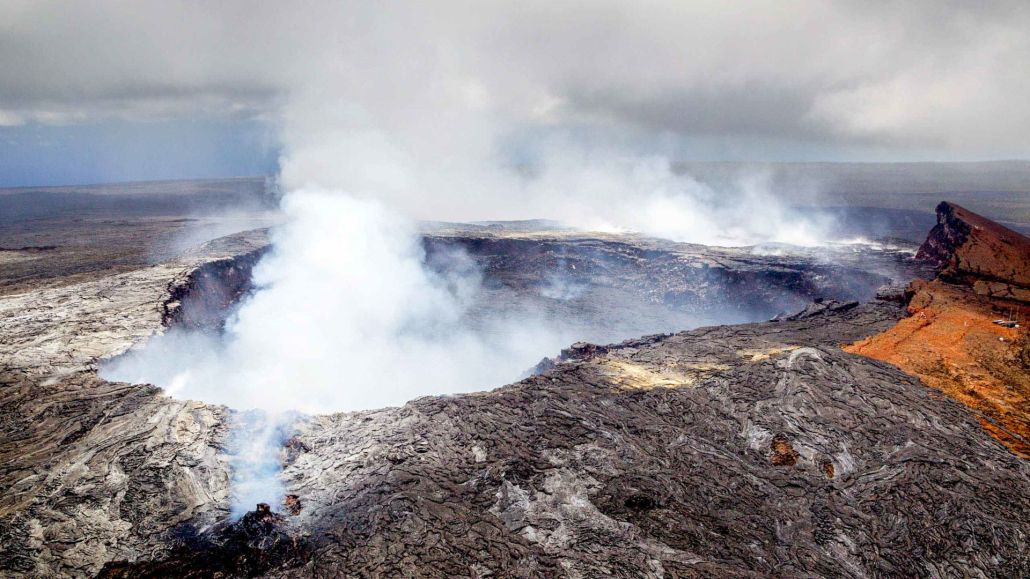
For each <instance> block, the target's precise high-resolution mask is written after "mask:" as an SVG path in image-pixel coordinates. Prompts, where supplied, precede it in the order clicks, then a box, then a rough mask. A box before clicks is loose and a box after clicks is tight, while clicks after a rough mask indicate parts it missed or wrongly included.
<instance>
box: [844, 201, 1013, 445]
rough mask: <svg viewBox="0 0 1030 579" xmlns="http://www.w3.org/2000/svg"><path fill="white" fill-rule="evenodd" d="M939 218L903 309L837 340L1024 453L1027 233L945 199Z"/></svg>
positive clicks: (926, 243)
mask: <svg viewBox="0 0 1030 579" xmlns="http://www.w3.org/2000/svg"><path fill="white" fill-rule="evenodd" d="M937 217H938V224H937V225H936V226H935V227H934V228H933V229H932V230H931V231H930V234H929V236H928V237H927V239H926V242H925V243H924V244H923V245H922V247H921V248H920V250H919V253H918V256H919V257H921V258H925V259H927V260H931V261H932V262H933V263H934V264H935V266H936V268H937V272H938V273H937V278H936V279H934V280H932V281H925V280H918V281H915V282H913V283H912V284H910V285H909V287H908V289H907V290H906V293H905V295H906V303H907V305H908V311H909V314H910V315H909V316H908V317H906V318H905V319H903V320H901V321H899V322H898V324H897V325H896V326H894V327H893V328H890V329H889V330H887V331H885V332H883V333H881V334H879V335H876V336H872V337H870V338H867V339H865V340H862V341H860V342H857V343H855V344H853V345H850V346H847V347H846V348H845V349H846V350H847V351H849V352H854V353H857V354H862V355H865V356H871V357H874V358H877V359H880V360H884V361H887V362H890V363H892V364H896V365H898V366H899V367H901V368H902V369H904V370H905V371H907V372H910V373H912V374H914V375H916V376H919V377H920V379H922V381H923V382H924V383H925V384H926V385H927V386H930V387H933V388H937V389H940V390H941V391H942V392H944V393H945V394H947V395H948V396H951V397H952V398H955V399H956V400H959V401H960V402H962V403H963V404H965V405H966V406H968V407H969V408H970V409H972V410H973V411H974V412H975V413H976V415H977V416H978V417H980V420H981V423H982V424H983V427H984V428H985V429H986V430H987V431H988V432H990V433H991V434H992V435H993V436H995V437H996V438H998V439H999V440H1001V441H1002V442H1004V443H1005V444H1006V445H1007V446H1008V447H1009V448H1010V449H1012V451H1013V452H1015V453H1016V454H1018V455H1020V456H1022V457H1024V458H1030V363H1027V360H1030V358H1027V357H1026V352H1027V349H1026V344H1027V343H1030V335H1028V334H1027V326H1028V325H1030V324H1028V322H1030V307H1028V304H1027V303H1026V301H1027V300H1030V239H1027V238H1026V237H1024V236H1022V235H1020V234H1019V233H1016V232H1015V231H1012V230H1010V229H1008V228H1005V227H1003V226H1001V225H998V224H996V223H994V222H992V221H990V220H988V219H985V218H983V217H981V216H979V215H977V214H975V213H972V212H970V211H968V210H966V209H963V208H962V207H959V206H957V205H954V204H951V203H941V204H940V205H938V206H937Z"/></svg>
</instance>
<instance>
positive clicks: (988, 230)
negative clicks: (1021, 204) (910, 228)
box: [917, 201, 1030, 302]
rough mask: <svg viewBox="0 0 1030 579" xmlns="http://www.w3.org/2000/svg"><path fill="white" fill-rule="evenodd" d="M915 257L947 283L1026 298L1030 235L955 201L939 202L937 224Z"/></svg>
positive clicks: (1028, 295)
mask: <svg viewBox="0 0 1030 579" xmlns="http://www.w3.org/2000/svg"><path fill="white" fill-rule="evenodd" d="M917 257H918V258H923V259H927V260H930V261H932V262H933V263H934V264H935V265H936V266H937V272H938V275H939V276H940V277H941V278H942V279H944V280H945V281H950V282H955V283H960V284H966V285H969V286H972V287H973V289H974V290H975V291H976V292H977V293H978V294H981V295H986V296H990V297H994V298H1001V299H1011V300H1018V301H1022V302H1030V239H1028V238H1027V237H1026V236H1024V235H1021V234H1020V233H1017V232H1015V231H1013V230H1011V229H1009V228H1007V227H1005V226H1003V225H1000V224H998V223H995V222H993V221H991V220H989V219H987V218H985V217H981V216H980V215H977V214H976V213H973V212H972V211H969V210H967V209H963V208H962V207H959V206H958V205H955V204H954V203H948V202H946V201H945V202H942V203H941V204H940V205H938V206H937V225H936V226H934V228H933V229H932V230H930V235H929V236H928V237H927V239H926V242H925V243H923V245H922V246H921V247H920V248H919V253H918V254H917Z"/></svg>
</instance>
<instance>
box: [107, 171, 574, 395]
mask: <svg viewBox="0 0 1030 579" xmlns="http://www.w3.org/2000/svg"><path fill="white" fill-rule="evenodd" d="M283 208H284V211H285V213H286V216H287V219H288V221H287V223H286V224H285V225H284V226H283V227H281V228H279V229H278V230H277V231H276V233H275V236H274V244H275V245H274V249H273V251H272V253H271V254H270V255H268V256H267V257H266V258H265V259H264V260H262V262H261V263H260V264H259V265H258V266H257V267H256V268H255V270H254V278H253V281H254V284H255V286H256V287H258V288H260V289H259V290H258V291H257V292H255V293H254V295H253V296H252V297H251V298H249V299H247V300H246V301H245V302H244V303H243V304H242V306H241V307H240V308H239V310H238V311H237V313H236V315H235V316H234V317H233V318H232V319H231V320H230V322H229V324H228V326H227V332H226V335H225V336H224V337H222V338H214V337H210V336H202V335H196V334H189V335H184V334H183V333H181V332H173V333H171V334H169V335H167V336H162V337H158V338H155V339H154V340H153V341H152V343H151V344H150V345H149V346H148V348H147V349H146V350H144V351H143V352H140V353H139V355H136V356H128V357H126V358H123V359H122V360H120V361H119V362H118V363H117V364H115V365H114V366H112V367H111V368H109V369H108V370H106V372H105V373H106V375H107V376H108V377H110V378H112V379H119V380H129V381H134V382H153V383H156V384H159V385H162V386H164V387H165V388H166V389H167V391H168V393H169V394H170V395H173V396H176V397H179V398H189V399H199V400H204V401H208V402H215V403H222V404H227V405H230V406H232V407H234V408H239V409H252V408H257V409H264V410H268V411H281V410H287V409H292V410H298V411H302V412H307V413H322V412H327V411H341V410H358V409H364V408H377V407H383V406H389V405H399V404H403V403H404V402H406V401H408V400H410V399H412V398H415V397H417V396H422V395H427V394H449V393H455V392H468V391H471V390H478V389H484V388H489V387H494V386H500V385H502V384H504V383H507V382H510V381H514V380H515V379H517V378H518V377H519V376H520V375H521V374H522V373H523V372H524V371H525V370H527V369H528V368H529V367H531V366H532V365H533V364H535V363H536V362H537V361H539V360H540V358H541V357H542V356H543V353H548V352H557V350H558V349H559V348H560V347H561V346H562V345H563V341H562V340H561V339H560V337H559V336H557V335H555V334H554V333H553V332H551V331H549V330H548V329H546V328H544V327H543V326H541V325H539V324H538V323H536V322H535V321H534V320H532V319H520V320H512V321H506V320H488V321H487V322H486V323H485V324H481V325H480V327H477V328H475V329H473V328H472V327H471V326H470V325H469V323H468V320H467V319H466V318H465V316H466V313H467V310H468V308H469V307H470V305H471V303H472V299H473V297H474V295H475V292H476V291H477V290H478V287H479V274H478V270H477V269H476V268H475V266H474V264H473V263H472V262H471V261H470V260H469V259H468V258H467V257H464V256H462V255H454V256H451V258H450V263H448V264H444V265H445V266H446V267H443V268H441V267H437V268H433V269H431V268H429V267H428V266H427V264H426V263H425V262H424V261H425V260H424V252H423V250H422V247H421V245H420V243H419V237H418V236H417V234H416V231H415V230H414V228H413V223H412V222H411V221H409V220H406V219H404V218H402V217H400V216H399V215H398V214H396V213H394V212H391V211H389V210H388V209H386V208H385V207H384V206H383V205H382V204H381V203H378V202H375V201H370V200H358V199H355V198H352V197H349V196H346V195H342V194H332V193H328V192H325V191H319V190H304V191H296V192H294V193H292V194H290V195H289V196H288V197H287V198H286V199H285V201H284V204H283ZM440 269H443V270H445V271H446V273H445V274H440V273H436V270H440Z"/></svg>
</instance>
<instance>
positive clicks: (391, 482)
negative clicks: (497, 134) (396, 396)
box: [0, 203, 1030, 578]
mask: <svg viewBox="0 0 1030 579" xmlns="http://www.w3.org/2000/svg"><path fill="white" fill-rule="evenodd" d="M549 235H550V237H547V236H542V234H534V235H533V236H520V235H518V234H512V235H510V236H508V237H505V238H503V239H501V238H499V237H497V236H496V235H494V234H492V233H475V232H464V233H453V232H452V233H446V234H444V233H427V234H425V235H424V239H425V245H426V247H427V248H428V249H429V250H432V248H433V247H435V246H437V245H440V244H447V243H460V244H465V245H466V246H468V247H472V248H474V249H475V251H471V253H472V254H473V255H475V256H476V257H477V259H478V258H481V259H483V260H484V261H485V262H486V263H488V266H487V271H490V272H493V271H494V270H492V269H490V268H494V269H497V268H500V269H503V267H502V266H503V264H505V263H512V261H511V260H510V259H508V258H507V257H505V256H508V255H510V254H504V255H500V254H498V253H497V251H499V250H498V248H499V247H500V246H501V245H502V242H503V245H504V247H507V248H508V249H507V250H505V251H509V250H511V248H513V247H517V246H519V244H535V245H533V248H534V249H533V251H532V252H530V253H527V254H526V255H534V256H540V255H547V254H548V252H549V251H552V250H551V249H548V248H547V247H545V246H547V244H552V245H555V246H557V245H562V247H565V248H566V249H568V253H567V255H569V256H572V257H570V259H572V258H575V259H580V260H582V261H581V263H583V264H589V263H593V262H591V261H590V260H591V259H595V258H596V257H597V256H598V255H601V254H603V253H605V252H607V254H606V255H611V256H617V257H618V256H621V257H618V259H621V260H622V261H618V260H615V259H613V260H610V263H617V264H621V265H619V267H621V268H623V269H621V270H618V271H617V274H616V273H612V272H613V271H616V270H615V269H609V270H605V276H607V277H602V276H600V274H597V275H598V277H597V280H599V281H597V282H596V284H595V285H593V286H591V287H600V285H598V284H600V283H601V281H600V280H608V281H607V282H605V283H610V284H613V287H614V286H615V285H617V284H618V283H621V282H619V280H621V279H633V278H634V277H633V276H639V278H640V279H644V278H646V279H649V280H651V282H649V283H655V284H656V285H655V288H659V289H660V288H662V287H664V288H666V290H667V293H666V294H663V295H677V296H699V295H701V293H700V292H701V291H702V290H701V289H699V288H702V287H704V288H708V289H706V290H704V291H712V288H716V289H718V288H719V287H724V286H717V285H715V284H717V283H724V281H725V280H729V279H743V280H745V281H746V280H747V279H754V277H755V276H760V275H763V273H762V272H770V271H775V272H776V273H775V276H774V279H776V280H779V281H778V283H782V284H787V285H789V289H790V291H784V292H783V293H781V294H772V293H770V294H769V295H768V296H767V297H768V300H769V303H770V304H773V306H770V307H774V306H776V305H778V304H780V303H792V302H784V301H783V300H785V299H786V298H785V297H783V296H787V295H790V296H795V297H794V298H792V299H798V298H797V297H796V296H802V297H803V298H804V302H806V303H808V305H807V307H806V303H800V304H798V307H797V308H795V309H796V310H800V311H799V312H798V313H796V314H790V315H780V316H777V317H776V318H775V320H774V321H768V322H760V323H748V324H743V325H728V326H713V327H703V328H700V329H695V330H691V331H684V332H680V333H676V334H659V335H651V336H646V337H642V338H638V339H631V340H628V341H624V342H622V343H619V344H613V345H595V344H586V343H577V344H575V345H573V346H571V347H569V348H567V349H565V350H563V351H561V353H560V354H559V355H558V356H557V357H555V358H553V359H549V360H545V361H544V362H542V363H541V364H540V365H539V366H538V367H537V371H536V373H535V374H533V375H530V376H529V377H527V378H525V379H524V380H522V381H520V382H517V383H514V384H510V385H508V386H504V387H502V388H499V389H496V390H493V391H490V392H480V393H473V394H462V395H455V396H447V397H423V398H419V399H417V400H414V401H412V402H409V403H407V404H405V405H404V406H402V407H397V408H387V409H383V410H375V411H364V412H356V413H346V414H332V415H323V416H310V417H304V418H300V419H298V420H297V421H296V422H295V423H294V424H292V425H290V426H289V428H288V429H287V430H288V437H287V440H286V442H285V444H284V447H283V449H282V452H281V453H280V461H281V468H282V470H281V473H280V479H281V481H282V483H283V486H284V487H285V493H286V495H287V496H286V498H285V499H284V500H283V504H282V505H271V506H269V505H257V508H255V510H253V511H251V512H249V513H247V514H246V515H244V516H243V517H242V518H239V519H238V520H232V519H231V518H230V517H229V513H228V502H229V498H230V493H231V488H230V487H231V480H232V473H231V461H230V460H229V458H228V457H227V456H226V453H227V451H226V448H227V445H228V442H229V434H230V426H229V425H230V420H231V414H232V413H231V411H230V410H229V409H227V408H225V407H222V406H217V405H210V404H205V403H200V402H191V401H184V400H176V399H173V398H169V397H165V396H162V395H161V392H160V390H159V389H158V388H156V387H153V386H147V385H130V384H126V383H112V382H108V381H106V380H104V379H102V378H100V377H98V375H97V372H96V368H97V361H98V360H99V359H101V358H105V357H110V356H113V355H117V354H120V353H122V352H124V351H126V350H127V349H128V348H130V347H131V346H132V345H133V344H136V343H138V342H140V341H141V340H142V339H144V338H145V337H146V336H149V335H151V334H153V333H154V332H157V331H159V330H161V329H162V327H163V326H164V325H175V324H188V323H190V320H191V319H194V318H192V317H191V315H192V314H191V313H190V310H189V308H211V307H215V306H216V305H217V304H222V306H219V307H223V306H224V303H223V302H231V301H232V300H234V299H236V298H238V297H239V295H242V294H243V293H245V292H246V290H247V287H246V284H247V283H249V282H248V279H249V271H250V268H251V267H253V265H254V263H255V262H256V261H257V259H258V258H259V257H260V256H261V255H262V253H263V252H264V251H265V250H266V247H267V237H266V236H265V234H264V232H263V231H254V232H249V233H245V234H237V235H234V236H230V237H227V238H222V239H219V240H216V241H214V242H210V243H208V244H205V245H203V246H201V247H200V248H198V249H195V250H192V251H190V252H187V253H185V254H183V255H181V256H179V257H177V258H175V259H172V260H170V261H165V262H162V263H159V264H156V265H151V266H147V267H142V268H137V269H132V270H130V271H121V272H115V273H113V274H111V275H103V276H96V277H92V278H88V279H81V278H77V279H76V280H74V283H70V284H66V285H61V284H59V283H48V284H46V285H41V286H40V287H38V288H36V289H30V290H29V291H25V292H22V293H17V294H12V295H7V296H5V297H2V298H0V325H2V327H3V334H2V336H0V383H2V390H0V397H2V398H0V402H2V404H0V463H2V470H0V491H2V493H0V494H2V497H0V575H2V576H4V577H53V576H68V577H108V578H114V577H118V578H144V577H192V578H214V577H223V578H228V577H284V578H285V577H296V578H307V577H384V578H386V577H391V578H392V577H439V578H443V577H464V578H485V577H493V578H501V577H513V578H514V577H519V578H531V577H533V578H551V577H570V578H572V577H652V578H687V577H690V578H701V577H719V578H722V577H727V578H729V577H733V578H745V577H746V578H760V577H784V578H786V577H851V578H864V577H877V578H885V577H927V578H944V577H1027V576H1030V549H1028V547H1027V533H1028V529H1030V463H1028V462H1027V457H1030V446H1028V442H1030V416H1028V413H1027V408H1028V406H1027V396H1028V393H1030V378H1028V377H1030V342H1028V338H1027V333H1026V327H1027V318H1028V315H1027V314H1028V312H1030V265H1028V260H1030V252H1028V248H1030V241H1028V240H1027V239H1026V238H1025V237H1023V236H1021V235H1020V234H1018V233H1016V232H1014V231H1011V230H1009V229H1006V228H1004V227H1002V226H1000V225H997V224H995V223H992V222H990V221H988V220H986V219H984V218H982V217H980V216H978V215H975V214H973V213H971V212H969V211H967V210H965V209H963V208H961V207H958V206H956V205H953V204H948V203H942V204H941V205H940V206H939V207H938V224H937V226H935V227H934V228H933V230H932V231H931V232H930V235H929V238H928V239H927V241H926V243H925V244H924V245H923V246H922V248H921V249H920V257H925V258H926V259H927V260H930V262H931V263H932V265H933V266H934V267H935V268H936V272H935V274H933V273H931V274H930V276H928V277H933V279H929V280H921V279H917V280H916V281H912V282H911V284H908V283H907V282H909V281H910V280H911V279H912V277H915V276H914V275H913V276H910V277H909V279H906V280H905V281H904V283H901V284H895V285H894V286H888V287H885V288H883V289H881V290H880V291H879V293H878V297H877V298H875V299H870V300H867V301H861V300H854V299H852V297H853V295H852V294H850V293H848V292H850V291H852V289H853V288H852V289H849V288H841V287H835V286H829V285H823V286H818V290H819V292H820V293H823V294H824V295H832V296H835V298H836V299H833V298H830V297H828V298H827V299H820V300H814V299H813V298H817V297H819V296H817V295H815V290H813V289H812V288H816V287H817V286H815V285H813V284H812V283H809V282H810V281H811V279H814V278H810V277H806V276H809V275H810V273H809V272H810V271H811V268H814V267H816V265H815V264H811V263H809V262H806V261H803V260H802V261H796V260H795V261H793V262H789V263H788V262H784V261H780V262H776V261H774V260H775V259H778V258H773V257H754V256H753V255H752V254H748V253H745V252H738V253H732V252H730V251H729V250H717V249H715V248H713V249H711V250H701V249H698V248H696V247H688V246H685V245H682V246H676V245H673V244H670V245H667V246H659V245H656V243H657V242H654V241H648V240H643V239H634V238H629V237H626V238H618V239H615V238H601V237H598V238H595V239H583V238H576V237H575V236H570V235H564V234H563V235H564V237H563V236H562V235H558V234H549ZM648 244H650V245H648ZM477 251H478V252H479V253H476V252H477ZM720 251H721V252H722V253H718V252H720ZM491 252H494V253H491ZM577 252H578V253H577ZM705 252H708V253H705ZM563 255H566V254H563ZM498 256H500V257H498ZM706 260H707V261H706ZM701 262H704V263H705V264H706V266H705V267H704V268H697V267H693V266H692V265H691V264H697V263H701ZM598 263H599V262H598ZM656 264H658V265H656ZM524 266H525V267H534V265H533V264H532V263H528V262H527V263H526V264H524ZM520 267H522V266H520ZM659 267H660V271H661V272H664V273H663V275H666V276H667V277H661V278H659V277H657V276H656V275H652V274H653V273H654V272H656V271H659ZM819 267H825V266H819ZM633 268H643V269H633ZM647 268H652V269H647ZM500 269H498V271H500ZM581 269H582V270H585V271H587V272H590V271H591V269H590V267H587V266H586V265H584V267H582V268H577V271H580V270H581ZM642 271H646V272H648V275H646V276H645V275H642V274H641V273H640V272H642ZM502 273H503V272H502ZM831 273H832V272H831ZM505 275H507V274H505ZM583 275H587V274H583ZM219 276H220V277H221V279H224V280H235V281H232V283H231V284H230V286H231V287H230V288H229V289H228V290H224V288H223V290H224V291H223V293H219V294H218V295H215V296H214V297H211V294H206V295H207V297H206V298H205V297H204V296H205V294H204V292H203V286H204V285H205V283H206V282H204V281H203V280H206V279H211V278H213V277H219ZM702 276H706V277H702ZM749 276H750V277H749ZM770 276H771V277H770V279H773V276H772V274H770ZM839 277H842V278H843V277H846V276H839ZM499 279H508V278H505V277H504V276H503V275H502V276H501V278H499ZM818 279H820V280H822V281H821V282H820V283H823V284H826V283H829V282H827V281H826V280H828V279H833V276H832V275H822V274H820V276H819V278H818ZM851 279H858V278H855V277H853V276H852V277H851ZM860 279H862V280H865V281H863V283H869V282H871V281H872V280H878V283H879V281H886V280H879V278H877V277H875V276H873V275H872V274H869V275H867V276H866V277H862V278H860ZM612 280H614V281H612ZM654 280H659V281H657V282H656V281H654ZM720 280H722V281H720ZM659 282H660V283H659ZM702 284H705V285H702ZM906 284H907V287H906ZM745 285H746V284H741V283H736V284H735V285H733V286H732V287H734V288H737V289H734V290H733V291H743V290H742V289H740V288H742V287H744V286H745ZM725 287H731V286H730V285H729V283H726V284H725ZM770 287H772V286H770ZM863 287H864V286H863ZM669 288H671V289H669ZM806 288H808V289H806ZM616 289H619V288H616ZM613 291H614V290H613ZM619 291H623V290H621V289H619ZM649 291H657V289H653V288H652V289H649ZM720 291H721V290H720ZM770 291H771V290H770ZM855 291H858V290H855ZM861 291H865V290H864V289H863V290H861ZM806 292H809V293H806ZM834 292H836V293H834ZM872 293H876V292H871V293H870V295H872ZM619 295H623V294H619ZM625 295H630V294H629V293H626V294H625ZM213 304H214V305H213ZM193 311H194V312H195V311H198V310H193ZM207 318H208V317H206V316H205V317H204V319H207Z"/></svg>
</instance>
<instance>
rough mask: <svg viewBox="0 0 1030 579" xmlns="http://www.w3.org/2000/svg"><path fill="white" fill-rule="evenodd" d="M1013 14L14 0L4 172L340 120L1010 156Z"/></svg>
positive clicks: (102, 177)
mask: <svg viewBox="0 0 1030 579" xmlns="http://www.w3.org/2000/svg"><path fill="white" fill-rule="evenodd" d="M1027 30H1030V4H1028V3H1026V2H1024V1H1021V0H1015V1H995V0H987V1H978V2H972V1H968V2H967V1H957V0H933V1H931V0H911V1H907V2H887V1H878V0H861V1H858V0H841V1H833V2H830V1H819V0H778V1H775V2H762V1H757V2H745V1H737V0H720V1H678V2H671V1H666V2H656V1H648V0H641V1H637V2H626V1H614V0H593V1H590V2H578V1H569V2H553V1H540V0H528V1H524V2H494V1H491V0H478V1H464V0H441V1H438V2H432V3H425V2H413V1H400V0H385V1H383V0H374V1H371V0H355V1H352V2H345V3H341V2H332V1H328V0H310V1H308V2H304V3H285V2H281V1H262V0H248V1H244V0H225V1H221V2H198V1H193V0H183V1H167V0H166V1H161V2H156V1H139V2H125V1H122V0H97V1H95V2H89V3H83V2H71V1H67V0H66V1H52V0H6V1H5V2H3V3H2V4H0V79H3V80H2V82H0V186H29V185H57V184H74V183H95V182H107V181H121V180H146V179H170V178H193V177H216V176H236V175H251V174H267V173H274V172H277V171H278V170H279V168H280V165H281V164H282V163H281V158H300V157H305V158H311V156H310V155H306V156H304V155H295V154H294V153H296V152H297V151H310V150H312V148H313V147H318V146H319V144H320V143H319V140H320V139H322V140H324V139H328V138H333V139H335V138H336V137H338V136H339V133H341V132H343V133H346V134H347V135H356V136H360V137H361V138H360V139H358V138H355V139H353V140H354V142H353V143H352V144H351V146H347V147H343V149H342V150H341V149H340V148H333V149H332V151H333V154H341V155H344V156H348V157H349V156H353V157H354V159H355V160H354V161H353V162H358V161H360V160H361V159H362V158H363V155H364V154H365V153H366V151H367V150H369V149H372V150H377V152H379V153H382V152H384V150H385V149H387V148H388V149H389V150H390V151H391V153H390V154H398V155H403V156H407V157H411V158H414V159H415V160H416V161H417V162H419V163H423V164H429V163H432V164H434V165H435V166H443V167H444V168H446V167H448V166H449V165H450V164H451V163H453V162H454V161H453V159H454V158H455V157H457V156H469V153H470V152H473V153H475V154H476V155H480V154H482V156H489V157H491V158H492V161H493V162H497V163H501V164H504V163H508V164H520V163H533V162H535V161H536V160H537V159H539V157H540V156H541V155H544V154H548V152H552V151H554V143H555V142H562V143H569V142H577V143H589V146H591V147H605V148H607V149H610V150H618V151H620V152H623V153H627V152H628V153H629V154H641V153H643V154H660V155H663V156H666V157H668V158H670V159H673V160H685V161H690V160H738V161H890V160H898V161H906V160H981V159H1012V158H1020V159H1026V158H1030V141H1028V140H1027V139H1026V135H1027V134H1030V34H1027V33H1026V31H1027ZM397 135H400V136H397ZM377 143H378V144H377ZM376 147H379V149H376ZM473 156H475V155H473ZM337 159H338V158H337ZM316 162H317V163H323V164H324V163H329V162H330V159H328V158H323V159H321V160H316ZM342 162H343V163H344V164H346V163H347V162H351V161H347V160H343V161H342ZM286 165H287V166H286V167H284V169H285V170H286V171H287V172H289V171H290V170H291V169H290V167H289V163H287V164H286ZM301 169H303V170H302V171H301ZM294 170H295V172H301V173H303V174H304V175H305V176H310V175H316V176H317V175H319V174H320V173H319V168H318V167H311V166H305V167H301V168H296V167H294ZM444 173H445V171H444ZM322 174H324V171H323V172H322ZM305 178H307V177H305ZM329 185H331V183H330V184H329Z"/></svg>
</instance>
